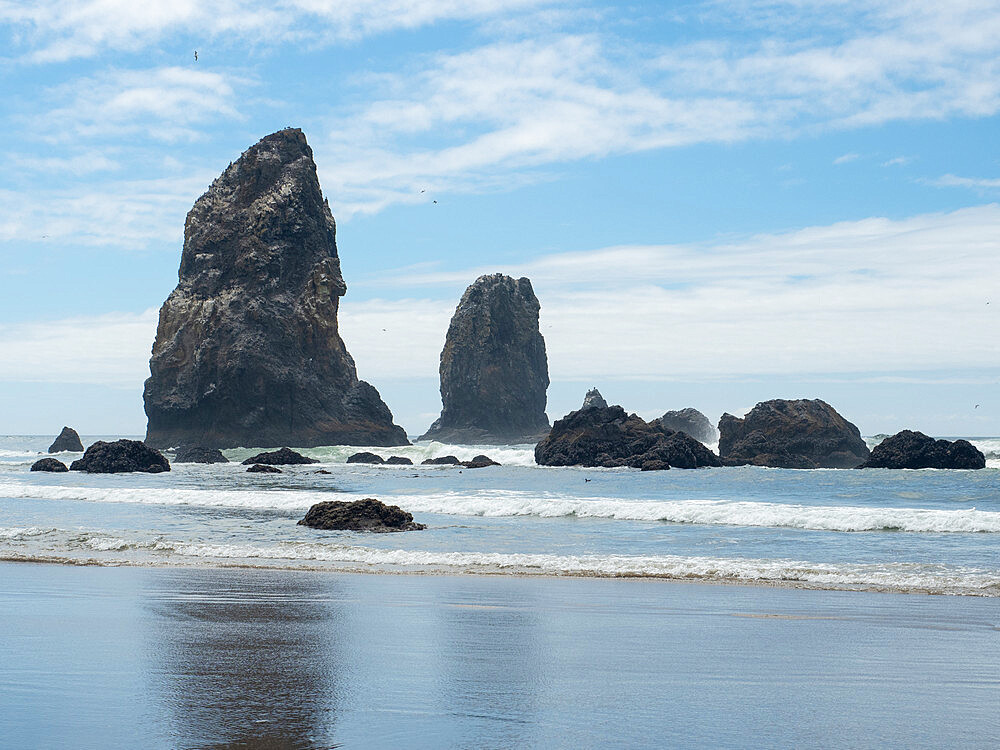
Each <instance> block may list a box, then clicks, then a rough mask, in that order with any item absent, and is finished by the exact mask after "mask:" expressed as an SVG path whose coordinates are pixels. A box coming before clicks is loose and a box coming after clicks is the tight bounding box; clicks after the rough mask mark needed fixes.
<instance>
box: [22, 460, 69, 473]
mask: <svg viewBox="0 0 1000 750" xmlns="http://www.w3.org/2000/svg"><path fill="white" fill-rule="evenodd" d="M31 470H32V471H69V469H67V468H66V464H64V463H63V462H62V461H58V460H56V459H54V458H40V459H39V460H37V461H35V463H33V464H32V465H31Z"/></svg>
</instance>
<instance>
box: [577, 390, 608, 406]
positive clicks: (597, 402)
mask: <svg viewBox="0 0 1000 750" xmlns="http://www.w3.org/2000/svg"><path fill="white" fill-rule="evenodd" d="M580 408H581V409H607V408H608V402H607V401H605V400H604V396H602V395H601V392H600V391H599V390H597V389H596V388H591V389H590V390H589V391H587V395H586V396H584V397H583V406H581V407H580Z"/></svg>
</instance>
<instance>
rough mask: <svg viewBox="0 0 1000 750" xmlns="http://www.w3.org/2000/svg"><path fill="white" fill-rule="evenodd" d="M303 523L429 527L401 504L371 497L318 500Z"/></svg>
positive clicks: (342, 527) (363, 527)
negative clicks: (384, 501) (347, 499)
mask: <svg viewBox="0 0 1000 750" xmlns="http://www.w3.org/2000/svg"><path fill="white" fill-rule="evenodd" d="M299 526H309V527H311V528H314V529H324V530H346V531H419V530H420V529H426V528H427V527H426V526H425V525H424V524H422V523H414V522H413V516H412V515H411V514H409V513H407V512H406V511H405V510H402V509H401V508H400V507H399V506H398V505H386V504H385V503H383V502H380V501H378V500H375V499H374V498H371V497H366V498H365V499H364V500H355V501H354V502H344V501H339V500H330V501H327V502H322V503H316V504H315V505H314V506H312V507H311V508H310V509H309V511H308V512H307V513H306V517H305V518H303V519H302V520H301V521H299Z"/></svg>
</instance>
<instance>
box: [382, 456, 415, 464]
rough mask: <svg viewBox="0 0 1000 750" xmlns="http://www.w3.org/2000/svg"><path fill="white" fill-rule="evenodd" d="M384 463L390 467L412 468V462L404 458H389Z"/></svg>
mask: <svg viewBox="0 0 1000 750" xmlns="http://www.w3.org/2000/svg"><path fill="white" fill-rule="evenodd" d="M385 462H386V463H387V464H389V465H391V466H413V461H411V460H410V459H408V458H407V457H406V456H389V458H387V459H386V460H385Z"/></svg>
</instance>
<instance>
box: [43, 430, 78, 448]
mask: <svg viewBox="0 0 1000 750" xmlns="http://www.w3.org/2000/svg"><path fill="white" fill-rule="evenodd" d="M82 450H83V443H81V442H80V436H79V435H77V434H76V430H74V429H73V428H72V427H63V428H62V432H60V433H59V437H57V438H56V439H55V441H54V442H53V443H52V445H50V446H49V453H62V452H63V451H73V452H75V453H79V452H80V451H82Z"/></svg>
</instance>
